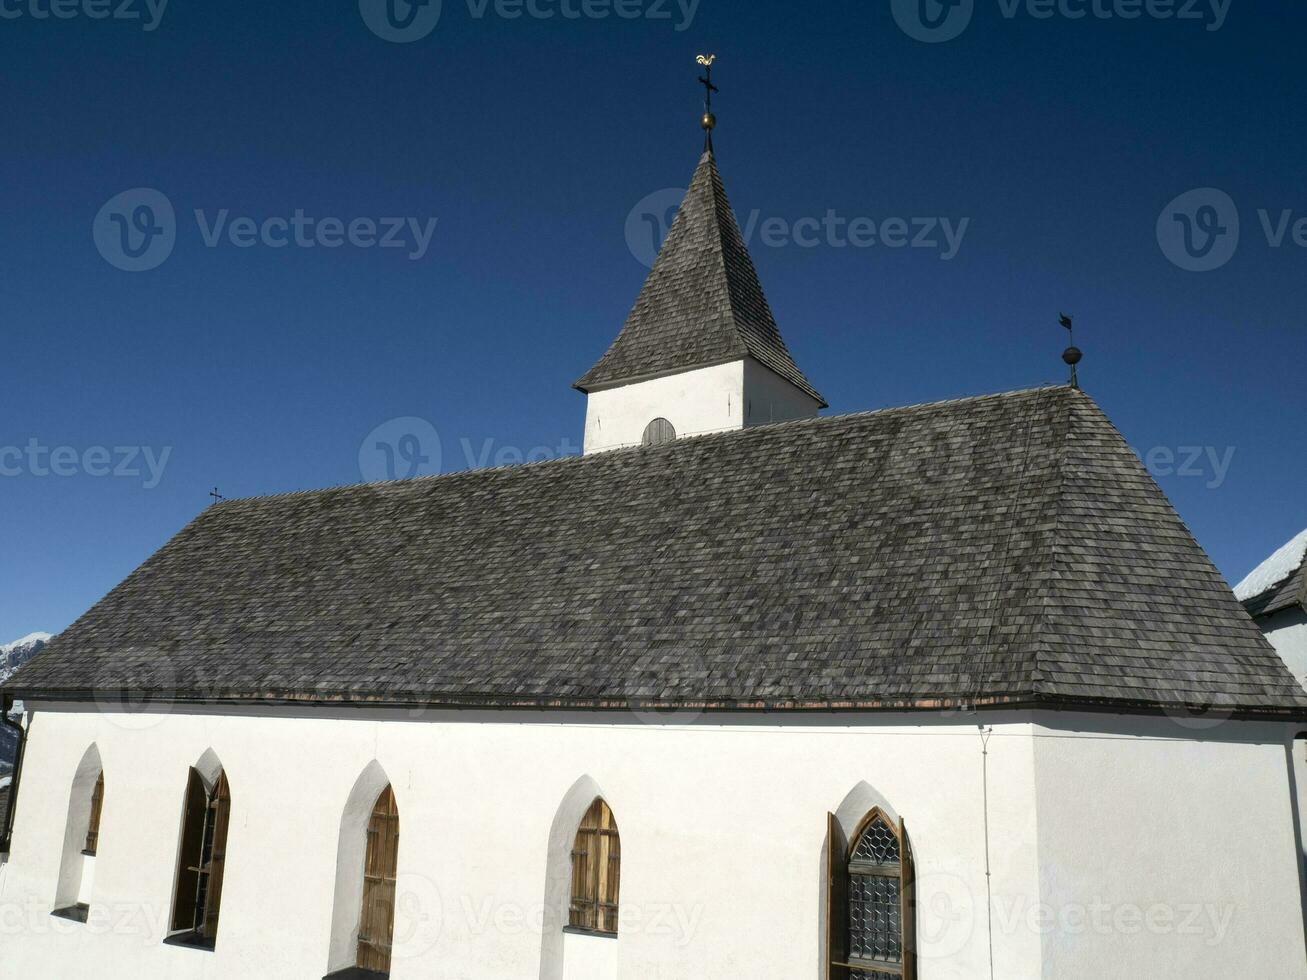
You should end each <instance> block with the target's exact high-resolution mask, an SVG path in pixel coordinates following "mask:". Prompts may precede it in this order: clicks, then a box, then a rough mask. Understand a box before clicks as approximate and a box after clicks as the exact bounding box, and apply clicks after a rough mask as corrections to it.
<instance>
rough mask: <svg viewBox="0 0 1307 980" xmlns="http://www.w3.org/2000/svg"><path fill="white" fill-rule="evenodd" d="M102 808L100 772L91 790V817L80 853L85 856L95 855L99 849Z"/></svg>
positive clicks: (102, 789)
mask: <svg viewBox="0 0 1307 980" xmlns="http://www.w3.org/2000/svg"><path fill="white" fill-rule="evenodd" d="M102 809H104V773H103V772H101V773H100V776H99V778H98V779H96V781H95V788H94V789H92V790H91V819H90V821H89V822H88V823H87V826H86V847H85V848H84V849H83V850H82V853H83V854H84V855H86V856H87V857H95V854H96V852H97V851H98V850H99V849H100V811H101V810H102Z"/></svg>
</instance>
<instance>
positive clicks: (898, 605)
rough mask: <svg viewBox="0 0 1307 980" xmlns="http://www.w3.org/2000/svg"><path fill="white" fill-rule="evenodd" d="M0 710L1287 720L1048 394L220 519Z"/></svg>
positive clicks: (46, 655) (203, 518) (1171, 544)
mask: <svg viewBox="0 0 1307 980" xmlns="http://www.w3.org/2000/svg"><path fill="white" fill-rule="evenodd" d="M6 687H8V688H10V689H12V690H14V691H15V692H17V693H18V694H19V695H20V696H24V695H26V696H31V697H38V696H45V697H51V698H58V697H59V696H61V695H62V696H73V695H74V694H77V693H81V694H85V693H87V692H91V693H95V694H97V695H99V696H102V697H112V696H114V694H113V692H115V691H116V690H118V689H120V688H132V689H134V690H137V691H142V690H143V691H146V692H151V693H153V694H155V695H158V696H177V697H183V698H185V697H210V698H216V697H227V698H257V697H263V696H274V697H296V698H310V699H324V700H340V699H344V700H359V701H367V700H381V701H389V702H396V703H470V704H487V705H494V704H541V703H543V704H592V703H604V704H608V703H622V702H624V701H626V700H627V699H630V698H636V699H641V700H650V701H662V702H667V703H682V702H693V703H698V702H710V703H713V704H720V705H736V706H743V707H756V706H762V705H770V706H779V707H787V706H817V705H823V704H836V705H872V706H886V707H890V706H906V705H911V706H923V705H932V704H935V703H956V702H959V701H979V702H1002V701H1007V702H1011V701H1022V702H1032V701H1038V700H1044V701H1047V700H1050V699H1052V700H1059V701H1060V702H1061V703H1067V704H1085V703H1101V702H1116V703H1129V704H1134V705H1140V706H1149V705H1153V706H1155V705H1159V704H1161V705H1168V704H1181V703H1195V704H1208V703H1211V702H1212V701H1213V699H1214V696H1215V697H1216V698H1219V699H1220V703H1221V704H1222V705H1223V706H1226V707H1230V708H1236V709H1243V710H1249V711H1270V710H1284V711H1298V712H1301V711H1302V710H1303V709H1304V708H1305V707H1307V695H1305V694H1304V693H1303V691H1302V690H1301V689H1300V688H1299V687H1298V685H1297V684H1296V682H1295V681H1294V680H1293V678H1292V676H1290V674H1289V672H1288V671H1287V669H1286V668H1285V667H1284V665H1283V664H1282V663H1281V661H1280V660H1279V658H1278V657H1277V656H1276V655H1275V653H1274V651H1273V650H1272V649H1271V648H1270V647H1269V645H1267V643H1266V642H1265V640H1264V639H1263V638H1262V637H1261V636H1260V634H1259V633H1258V631H1257V629H1256V628H1255V627H1254V625H1253V623H1252V622H1251V621H1250V620H1249V619H1248V617H1247V616H1246V615H1245V614H1244V612H1243V610H1242V609H1241V608H1240V607H1239V605H1238V604H1237V602H1236V601H1235V600H1234V598H1233V596H1232V595H1231V593H1230V591H1229V589H1228V588H1227V587H1226V585H1225V583H1224V581H1223V580H1222V579H1221V577H1220V575H1219V574H1218V573H1217V572H1216V570H1215V568H1214V567H1213V566H1212V564H1211V562H1210V561H1209V560H1208V558H1207V556H1206V555H1205V554H1204V553H1203V551H1202V549H1201V548H1199V547H1198V545H1197V544H1196V543H1195V541H1194V540H1193V538H1192V536H1191V535H1190V534H1189V532H1188V530H1187V529H1186V528H1185V526H1184V524H1183V523H1182V522H1181V521H1180V519H1179V518H1178V517H1177V516H1176V514H1175V512H1174V511H1173V510H1172V508H1171V506H1170V505H1169V503H1168V502H1167V501H1166V499H1165V497H1164V496H1163V495H1162V493H1161V490H1160V489H1159V488H1158V487H1157V485H1156V483H1154V482H1153V480H1152V479H1151V478H1150V477H1149V476H1148V474H1147V472H1146V471H1145V470H1144V468H1143V466H1142V464H1141V463H1140V461H1139V460H1138V458H1137V457H1136V456H1135V455H1134V454H1133V453H1132V452H1131V451H1130V449H1129V448H1128V447H1127V446H1126V444H1125V442H1124V440H1123V439H1122V438H1121V437H1120V435H1119V434H1118V433H1117V432H1116V430H1115V429H1114V428H1113V427H1112V426H1111V424H1110V423H1109V422H1108V421H1107V419H1106V418H1105V417H1104V416H1103V414H1102V413H1101V411H1099V409H1098V408H1097V406H1096V405H1095V404H1094V403H1093V402H1092V401H1091V400H1090V399H1089V398H1088V397H1087V396H1085V395H1084V394H1083V393H1081V392H1078V391H1075V390H1072V389H1067V388H1053V389H1045V390H1041V391H1033V392H1016V393H1011V394H1005V395H996V396H989V397H984V398H976V399H969V400H964V401H957V402H947V403H941V404H937V405H927V406H919V407H914V408H905V409H893V410H889V411H883V412H874V413H869V414H862V415H849V416H842V417H837V418H829V419H809V420H803V421H798V422H789V423H784V424H780V425H773V426H765V427H760V428H756V429H747V430H743V431H739V432H731V433H723V434H719V435H712V436H703V437H699V438H690V439H682V440H678V441H676V442H673V443H670V444H667V445H665V446H659V447H650V448H637V449H626V450H618V451H615V452H610V453H601V454H597V455H592V456H587V457H582V458H573V459H567V460H559V461H553V462H547V463H540V464H534V465H528V466H518V467H510V468H505V469H497V470H483V471H474V472H467V473H458V474H451V475H448V476H442V477H436V478H431V479H423V480H414V481H410V482H402V483H390V484H373V485H366V486H359V487H349V488H340V489H333V490H323V491H317V492H312V493H300V494H291V495H287V496H282V497H269V498H261V499H252V500H236V501H229V502H225V503H222V504H219V505H217V506H214V507H211V508H209V509H208V510H206V511H204V512H203V513H202V514H201V515H200V516H199V517H197V518H196V519H195V520H194V521H193V522H192V523H191V524H190V525H188V526H187V527H186V528H185V529H183V530H182V531H181V532H180V533H179V534H178V535H177V536H176V537H175V538H173V540H172V541H170V542H169V543H168V544H167V545H165V546H164V548H163V549H161V550H160V551H159V552H158V553H157V554H155V555H154V556H153V557H152V558H151V559H150V560H149V561H147V562H146V563H145V564H144V565H143V566H142V567H141V568H140V569H138V570H137V571H136V572H134V573H133V574H132V575H131V576H130V577H129V578H128V579H127V580H126V581H124V582H123V583H122V584H121V585H119V586H118V587H117V588H116V589H114V590H113V592H111V593H110V594H109V595H108V596H107V597H106V598H105V599H104V600H102V601H101V602H100V603H99V604H97V605H96V606H95V607H94V608H93V609H92V610H91V611H90V612H88V613H87V614H86V615H85V616H83V617H82V618H81V619H80V620H79V621H78V622H77V623H75V624H74V625H73V626H72V627H70V628H69V629H67V630H66V631H64V632H63V633H62V634H61V635H60V636H59V637H57V638H56V639H55V640H54V641H53V642H52V643H51V645H50V646H49V647H48V648H47V650H46V651H45V652H43V653H42V654H41V655H39V656H38V657H37V658H36V659H35V660H34V661H32V662H31V663H30V664H28V665H27V666H25V667H24V668H22V669H20V670H19V671H18V672H17V673H16V674H15V675H14V677H13V678H12V679H11V680H10V682H9V684H7V685H6Z"/></svg>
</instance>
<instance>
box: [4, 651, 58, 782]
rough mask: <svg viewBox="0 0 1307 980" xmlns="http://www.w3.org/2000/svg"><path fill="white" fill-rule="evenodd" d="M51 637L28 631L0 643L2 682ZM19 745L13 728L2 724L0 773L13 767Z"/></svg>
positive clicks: (33, 655)
mask: <svg viewBox="0 0 1307 980" xmlns="http://www.w3.org/2000/svg"><path fill="white" fill-rule="evenodd" d="M50 639H51V637H50V634H49V633H28V634H27V635H26V636H25V637H23V638H22V639H21V640H14V642H13V643H4V644H0V683H3V682H4V681H6V680H8V679H9V675H10V674H12V673H13V672H14V671H16V670H17V669H18V668H19V667H21V666H22V665H23V664H25V663H27V661H29V660H31V659H32V658H33V657H35V656H36V655H37V654H38V653H40V652H41V651H42V650H44V649H45V645H46V644H47V643H49V642H50ZM17 745H18V736H17V735H15V734H14V733H13V731H12V730H10V729H8V728H5V727H3V726H0V774H3V773H7V772H8V771H9V770H10V769H12V768H13V765H14V749H15V748H16V747H17Z"/></svg>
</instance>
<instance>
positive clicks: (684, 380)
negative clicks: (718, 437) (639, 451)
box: [585, 361, 744, 453]
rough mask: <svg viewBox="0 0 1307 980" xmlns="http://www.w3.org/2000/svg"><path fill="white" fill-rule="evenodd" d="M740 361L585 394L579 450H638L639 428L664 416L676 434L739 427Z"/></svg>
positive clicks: (741, 415) (741, 414)
mask: <svg viewBox="0 0 1307 980" xmlns="http://www.w3.org/2000/svg"><path fill="white" fill-rule="evenodd" d="M743 403H744V362H743V361H732V362H731V363H729V364H718V365H715V366H714V367H706V368H698V369H696V370H694V371H685V372H682V373H681V374H670V375H667V376H666V377H662V378H653V379H652V380H650V381H639V382H637V383H635V384H631V385H623V386H622V387H620V388H609V389H607V390H605V391H596V392H593V393H591V394H589V395H587V396H586V405H585V452H587V453H594V452H602V451H603V450H605V449H617V448H619V447H621V446H638V445H640V441H641V439H642V438H643V437H644V430H645V426H647V425H648V424H649V423H650V422H652V421H653V420H654V419H656V418H665V419H667V421H669V422H671V423H672V425H673V426H674V427H675V429H676V434H677V436H678V437H679V436H688V435H700V434H703V433H706V432H721V431H723V430H726V429H738V428H740V427H741V426H743V425H744V404H743Z"/></svg>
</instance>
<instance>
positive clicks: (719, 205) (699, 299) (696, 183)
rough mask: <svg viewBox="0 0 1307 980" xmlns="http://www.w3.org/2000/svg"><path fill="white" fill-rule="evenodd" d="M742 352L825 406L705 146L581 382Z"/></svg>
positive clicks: (600, 384)
mask: <svg viewBox="0 0 1307 980" xmlns="http://www.w3.org/2000/svg"><path fill="white" fill-rule="evenodd" d="M745 357H752V358H753V359H754V360H756V361H758V362H759V363H760V364H762V365H764V366H765V367H767V368H769V369H770V370H771V371H773V372H774V373H776V374H778V375H780V376H781V377H782V378H784V379H785V380H786V381H789V382H790V383H791V384H793V385H794V386H795V387H797V388H799V389H800V390H801V391H803V392H805V393H806V394H808V395H810V396H811V397H813V398H814V399H816V400H817V401H818V403H820V405H821V407H823V408H824V407H825V406H826V401H825V399H823V398H822V397H821V395H819V394H818V393H817V392H816V390H815V389H814V388H813V387H812V385H811V384H810V383H809V382H808V379H807V378H806V377H804V375H803V372H802V371H800V370H799V368H798V366H797V365H796V364H795V363H794V359H793V358H792V357H791V356H790V352H789V350H788V349H787V348H786V346H785V341H784V340H783V339H781V333H780V329H779V328H778V327H777V326H776V320H775V318H774V317H773V316H772V312H771V308H770V307H769V306H768V305H767V298H766V296H764V295H763V291H762V285H761V283H760V282H759V281H758V273H757V271H756V270H755V269H754V266H753V260H752V258H750V256H749V250H748V248H747V247H746V246H745V244H744V238H743V236H742V235H741V234H740V228H739V225H738V224H737V223H736V221H735V215H734V213H733V212H732V211H731V205H730V202H729V201H727V199H726V190H725V188H724V187H723V186H722V180H721V175H720V174H719V173H718V172H717V162H716V159H715V158H714V157H713V155H712V154H711V153H705V154H704V155H703V157H702V158H701V159H700V161H699V166H698V168H697V169H696V170H695V172H694V177H693V178H692V179H691V181H690V187H689V189H688V190H687V192H686V195H685V200H684V201H683V202H682V204H681V207H680V210H679V211H678V212H677V214H676V219H675V220H674V221H673V222H672V227H671V229H670V230H669V231H668V233H667V239H666V241H664V242H663V247H662V249H661V250H660V251H659V253H658V258H657V261H655V262H654V267H653V269H652V270H651V271H650V272H649V276H648V278H647V279H646V280H645V283H644V287H643V288H642V289H641V290H640V295H639V297H638V298H637V299H636V301H635V306H634V307H633V308H632V310H631V312H630V314H629V315H628V316H627V319H626V325H625V326H624V327H623V328H622V332H621V333H620V334H618V336H617V339H616V340H615V341H613V344H612V346H611V347H609V348H608V351H607V352H606V353H605V354H604V356H603V357H602V358H600V360H599V362H598V363H597V364H595V366H594V367H592V368H591V369H590V370H589V371H588V372H586V374H585V376H584V377H582V378H581V379H580V380H579V381H577V382H576V387H577V388H579V389H581V390H582V391H596V390H599V389H602V388H610V387H613V386H615V385H618V384H626V383H629V382H632V381H635V380H638V379H641V378H647V377H654V376H658V375H661V374H667V373H670V372H673V371H685V370H689V369H692V368H698V367H708V366H710V365H713V364H721V363H724V362H726V361H732V360H738V359H741V358H745Z"/></svg>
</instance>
